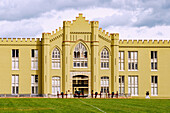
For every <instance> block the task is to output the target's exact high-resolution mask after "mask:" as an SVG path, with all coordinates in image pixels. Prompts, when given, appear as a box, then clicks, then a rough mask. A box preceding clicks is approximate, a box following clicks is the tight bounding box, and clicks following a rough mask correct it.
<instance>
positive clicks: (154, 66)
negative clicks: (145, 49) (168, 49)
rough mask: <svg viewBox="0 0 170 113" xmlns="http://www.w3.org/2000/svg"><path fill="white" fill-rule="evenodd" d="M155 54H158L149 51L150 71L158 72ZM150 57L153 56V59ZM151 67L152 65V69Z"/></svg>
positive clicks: (156, 55)
mask: <svg viewBox="0 0 170 113" xmlns="http://www.w3.org/2000/svg"><path fill="white" fill-rule="evenodd" d="M157 53H158V52H157V51H151V71H157V70H158V63H157V61H158V60H157V58H158V54H157ZM152 54H153V55H152ZM152 56H153V58H152ZM152 65H153V67H152Z"/></svg>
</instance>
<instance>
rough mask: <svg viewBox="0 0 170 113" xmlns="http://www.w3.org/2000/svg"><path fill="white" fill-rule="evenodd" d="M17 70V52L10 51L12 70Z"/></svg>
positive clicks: (16, 50)
mask: <svg viewBox="0 0 170 113" xmlns="http://www.w3.org/2000/svg"><path fill="white" fill-rule="evenodd" d="M18 69H19V50H18V49H12V70H18Z"/></svg>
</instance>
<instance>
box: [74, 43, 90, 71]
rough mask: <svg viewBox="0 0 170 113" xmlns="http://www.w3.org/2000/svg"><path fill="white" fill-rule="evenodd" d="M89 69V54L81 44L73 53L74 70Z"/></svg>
mask: <svg viewBox="0 0 170 113" xmlns="http://www.w3.org/2000/svg"><path fill="white" fill-rule="evenodd" d="M87 67H88V54H87V49H86V47H85V46H84V45H83V44H82V43H79V44H77V45H76V47H75V48H74V52H73V68H87Z"/></svg>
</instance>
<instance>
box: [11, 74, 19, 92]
mask: <svg viewBox="0 0 170 113" xmlns="http://www.w3.org/2000/svg"><path fill="white" fill-rule="evenodd" d="M18 87H19V76H18V75H12V94H18V92H19V88H18Z"/></svg>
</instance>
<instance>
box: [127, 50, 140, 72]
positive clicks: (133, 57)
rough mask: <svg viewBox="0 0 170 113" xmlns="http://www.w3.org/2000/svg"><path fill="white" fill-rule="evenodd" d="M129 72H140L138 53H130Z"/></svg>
mask: <svg viewBox="0 0 170 113" xmlns="http://www.w3.org/2000/svg"><path fill="white" fill-rule="evenodd" d="M128 71H138V52H137V51H128Z"/></svg>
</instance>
